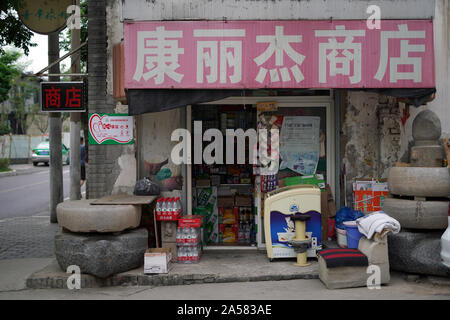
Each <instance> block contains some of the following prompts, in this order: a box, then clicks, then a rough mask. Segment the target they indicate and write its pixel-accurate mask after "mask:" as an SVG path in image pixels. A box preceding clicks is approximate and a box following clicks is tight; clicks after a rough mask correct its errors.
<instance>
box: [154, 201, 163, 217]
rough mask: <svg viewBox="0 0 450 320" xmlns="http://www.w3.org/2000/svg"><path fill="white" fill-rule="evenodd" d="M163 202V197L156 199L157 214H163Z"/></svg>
mask: <svg viewBox="0 0 450 320" xmlns="http://www.w3.org/2000/svg"><path fill="white" fill-rule="evenodd" d="M161 203H162V198H159V199H158V200H156V207H155V212H156V215H160V214H161Z"/></svg>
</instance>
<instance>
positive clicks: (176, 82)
mask: <svg viewBox="0 0 450 320" xmlns="http://www.w3.org/2000/svg"><path fill="white" fill-rule="evenodd" d="M126 26H127V27H126V31H125V35H126V37H125V47H126V52H125V55H126V63H125V82H126V86H127V88H130V89H133V88H136V89H142V88H188V89H195V88H222V89H228V88H235V89H236V88H253V89H257V88H269V87H270V88H390V87H395V88H410V87H411V88H417V87H424V88H429V87H433V86H434V83H435V82H434V60H433V58H434V55H433V41H432V40H433V37H432V34H433V26H432V23H430V21H405V20H399V21H391V20H386V21H384V22H383V25H382V26H381V25H380V29H378V28H373V30H368V29H367V28H365V27H366V21H336V22H334V21H333V22H329V21H314V22H311V21H228V22H223V23H222V22H218V21H214V22H211V21H208V22H205V21H188V22H185V21H183V22H149V23H138V24H136V23H133V24H126ZM381 27H382V28H381ZM127 39H128V40H127ZM130 57H131V58H130Z"/></svg>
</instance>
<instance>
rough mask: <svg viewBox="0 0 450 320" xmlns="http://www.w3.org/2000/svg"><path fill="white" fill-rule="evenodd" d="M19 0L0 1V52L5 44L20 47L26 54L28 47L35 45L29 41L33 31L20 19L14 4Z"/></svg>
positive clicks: (2, 51)
mask: <svg viewBox="0 0 450 320" xmlns="http://www.w3.org/2000/svg"><path fill="white" fill-rule="evenodd" d="M19 2H20V0H1V1H0V53H4V52H5V50H4V47H5V46H6V45H13V46H14V47H16V48H19V49H22V50H23V51H24V52H25V55H28V52H29V47H34V46H36V44H35V43H32V42H31V37H32V36H33V32H31V31H30V30H28V29H27V27H25V26H24V25H23V23H22V21H20V19H19V17H18V15H17V12H16V10H15V9H14V7H15V6H17V4H18V3H19Z"/></svg>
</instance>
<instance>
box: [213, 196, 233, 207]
mask: <svg viewBox="0 0 450 320" xmlns="http://www.w3.org/2000/svg"><path fill="white" fill-rule="evenodd" d="M217 206H218V207H219V208H232V207H234V197H218V198H217Z"/></svg>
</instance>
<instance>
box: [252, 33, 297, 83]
mask: <svg viewBox="0 0 450 320" xmlns="http://www.w3.org/2000/svg"><path fill="white" fill-rule="evenodd" d="M256 42H257V43H269V46H268V47H267V48H266V50H265V51H264V52H263V53H262V54H261V55H259V56H258V57H256V58H255V59H253V60H254V61H255V62H256V64H257V65H258V66H259V71H258V75H257V76H256V79H255V80H256V81H258V82H259V83H263V82H264V80H265V78H266V75H267V72H268V70H267V69H266V68H263V67H261V65H263V64H264V63H265V62H266V61H267V60H269V59H270V58H271V57H272V56H273V54H275V66H277V67H282V68H281V69H280V74H281V80H282V81H283V82H287V81H291V76H290V74H289V69H288V68H287V67H285V66H284V53H286V54H287V56H288V57H289V58H291V60H292V61H294V62H295V64H294V65H293V66H291V67H290V70H291V72H292V75H293V76H294V78H295V81H296V82H297V83H299V82H301V81H303V79H304V76H303V73H302V72H301V70H300V67H299V66H301V65H302V63H303V60H305V56H304V55H302V54H300V53H298V52H297V51H295V50H294V49H292V47H291V45H290V43H301V42H302V36H301V35H284V27H283V26H276V27H275V35H273V36H272V35H270V36H269V35H263V36H261V35H260V36H256ZM269 75H270V82H278V81H280V76H279V74H278V68H273V69H270V71H269Z"/></svg>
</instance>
